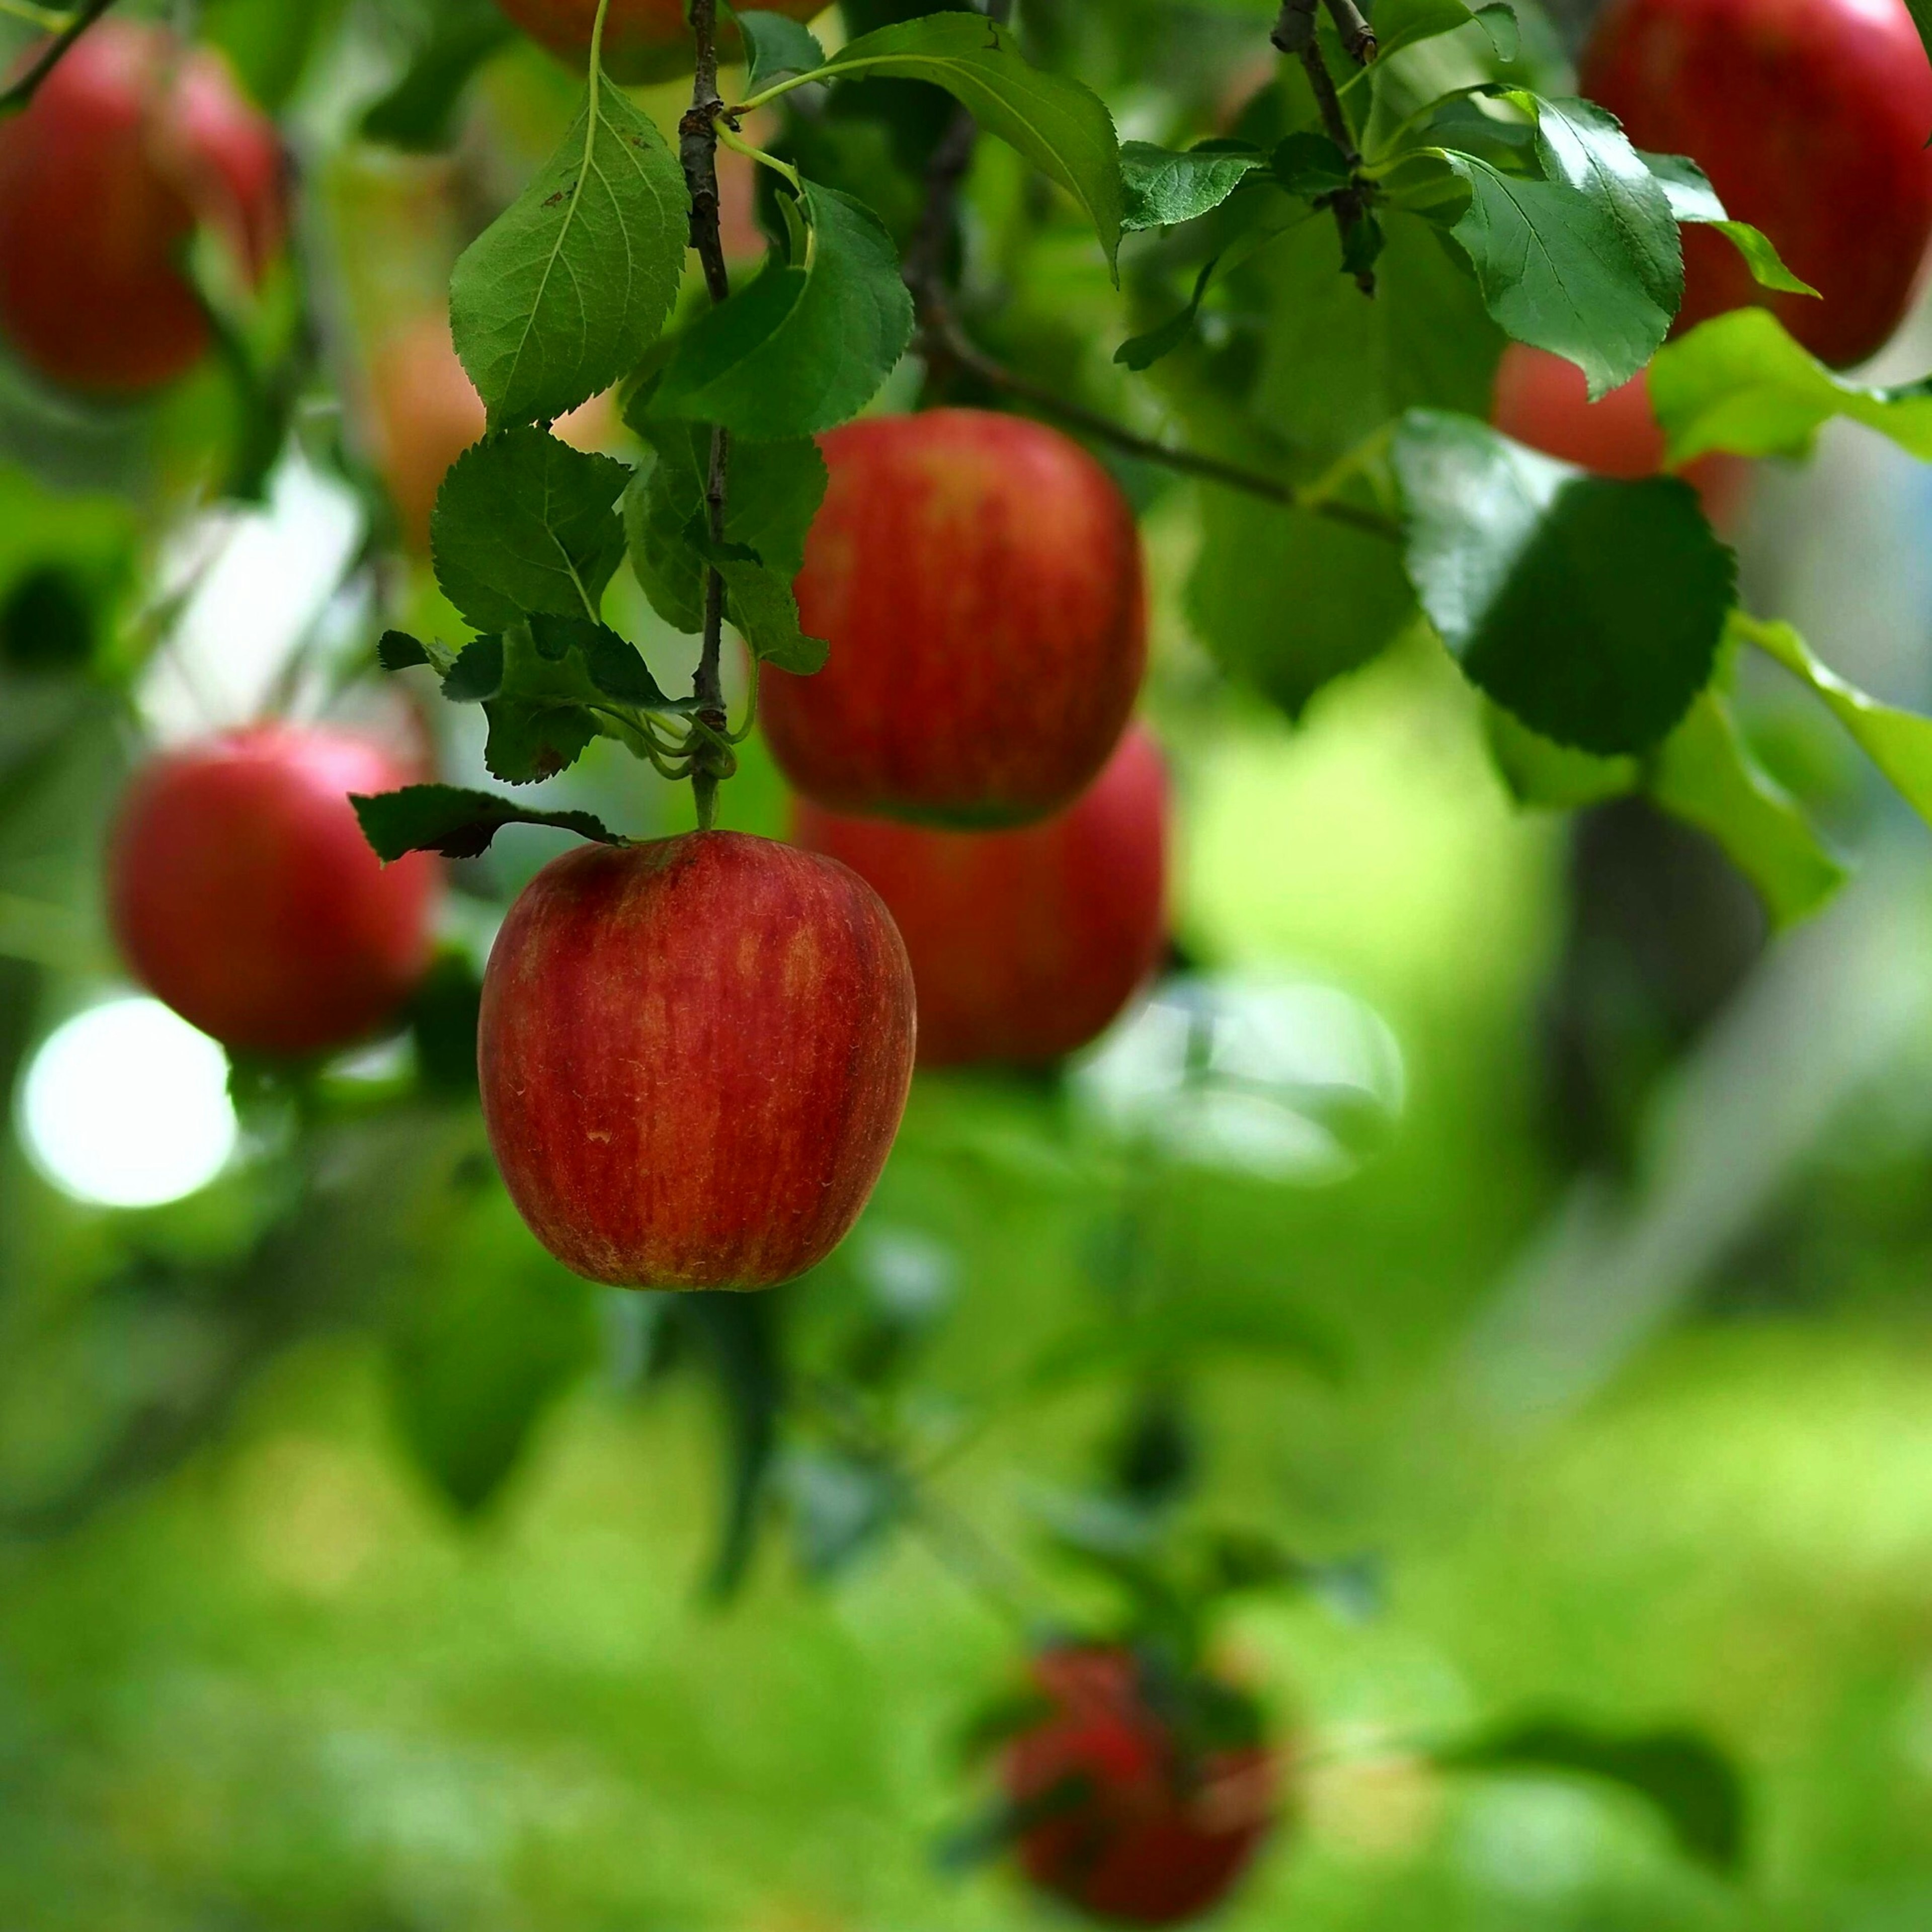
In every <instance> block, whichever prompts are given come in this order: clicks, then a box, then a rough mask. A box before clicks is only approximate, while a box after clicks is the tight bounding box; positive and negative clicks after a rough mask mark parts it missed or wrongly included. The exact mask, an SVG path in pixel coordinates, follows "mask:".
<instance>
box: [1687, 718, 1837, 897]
mask: <svg viewBox="0 0 1932 1932" xmlns="http://www.w3.org/2000/svg"><path fill="white" fill-rule="evenodd" d="M1649 790H1650V795H1651V796H1652V798H1654V799H1655V800H1656V801H1657V802H1658V804H1659V805H1662V806H1663V807H1664V809H1665V810H1666V811H1669V812H1672V813H1674V814H1676V816H1677V817H1679V818H1681V819H1682V820H1685V823H1688V824H1691V825H1695V826H1698V827H1699V828H1700V829H1702V830H1703V831H1706V832H1709V834H1710V835H1711V836H1712V838H1715V839H1716V840H1717V841H1718V844H1720V845H1721V846H1723V847H1724V850H1725V851H1726V852H1727V853H1729V854H1730V858H1731V860H1732V862H1733V864H1734V865H1736V866H1737V868H1738V869H1739V871H1742V873H1743V874H1745V877H1747V878H1748V879H1749V880H1751V883H1752V884H1753V885H1754V886H1756V887H1757V891H1758V896H1759V897H1760V898H1762V899H1763V901H1764V903H1765V909H1766V911H1768V912H1769V913H1770V915H1771V916H1772V921H1773V922H1774V923H1775V924H1776V925H1778V926H1790V925H1792V924H1793V923H1795V922H1796V921H1798V920H1799V919H1805V918H1808V916H1810V915H1811V913H1814V912H1816V911H1817V910H1818V908H1819V907H1820V906H1821V905H1823V904H1824V903H1825V901H1826V900H1827V899H1829V898H1831V897H1832V895H1833V894H1834V893H1835V892H1837V890H1838V888H1839V887H1840V886H1841V885H1843V883H1844V882H1845V869H1844V868H1843V866H1842V865H1840V864H1839V863H1838V861H1837V859H1835V858H1833V857H1832V855H1831V853H1829V851H1827V850H1826V849H1825V847H1824V845H1823V843H1822V842H1821V841H1820V838H1819V837H1818V835H1817V832H1816V831H1814V829H1812V826H1811V823H1810V821H1809V820H1808V819H1807V818H1806V817H1805V814H1804V813H1803V812H1802V811H1799V808H1798V807H1797V805H1796V803H1795V802H1793V800H1792V799H1791V798H1790V796H1788V795H1787V793H1785V792H1784V790H1783V789H1782V788H1781V787H1780V786H1779V785H1778V784H1777V783H1776V782H1775V780H1773V779H1772V777H1771V776H1770V775H1769V773H1768V772H1766V771H1764V770H1763V769H1762V768H1761V767H1760V766H1759V765H1758V763H1757V761H1756V760H1754V758H1753V757H1751V753H1750V752H1749V751H1748V750H1747V749H1746V748H1745V742H1744V740H1743V739H1742V737H1741V736H1739V732H1738V727H1737V724H1736V720H1735V719H1734V718H1733V717H1732V715H1731V712H1730V706H1729V705H1728V704H1727V703H1726V702H1725V701H1724V698H1723V697H1722V696H1721V695H1720V694H1719V693H1718V692H1717V691H1715V690H1712V691H1705V692H1704V693H1703V694H1702V695H1701V696H1700V697H1699V698H1698V700H1697V703H1694V705H1692V706H1691V710H1690V714H1689V715H1688V716H1687V717H1686V718H1685V720H1684V721H1683V723H1682V724H1680V725H1679V726H1678V727H1677V729H1676V730H1674V731H1673V732H1672V733H1671V734H1670V736H1669V737H1667V739H1664V742H1663V744H1662V745H1660V746H1659V747H1658V751H1657V754H1656V756H1655V759H1654V760H1653V761H1652V769H1651V772H1650V782H1649Z"/></svg>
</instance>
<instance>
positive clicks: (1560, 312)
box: [1430, 92, 1684, 396]
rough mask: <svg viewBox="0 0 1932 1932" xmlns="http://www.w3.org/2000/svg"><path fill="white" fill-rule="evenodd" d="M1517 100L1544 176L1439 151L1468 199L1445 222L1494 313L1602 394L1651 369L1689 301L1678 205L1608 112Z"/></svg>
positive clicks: (1518, 95)
mask: <svg viewBox="0 0 1932 1932" xmlns="http://www.w3.org/2000/svg"><path fill="white" fill-rule="evenodd" d="M1508 98H1509V99H1510V100H1511V101H1514V103H1516V104H1517V105H1518V106H1520V107H1523V109H1524V110H1525V111H1526V112H1527V113H1529V114H1531V115H1532V116H1533V117H1534V120H1535V157H1536V160H1537V163H1538V166H1539V167H1540V169H1541V175H1539V176H1531V175H1523V174H1519V173H1515V172H1509V171H1507V170H1506V169H1504V168H1503V167H1502V166H1499V165H1498V163H1496V161H1494V160H1490V159H1488V158H1486V157H1484V156H1482V155H1479V154H1469V153H1465V152H1463V151H1460V150H1459V149H1457V148H1452V147H1438V148H1433V149H1432V150H1430V152H1431V153H1432V154H1434V155H1435V156H1436V158H1438V159H1439V160H1440V161H1442V163H1444V164H1445V166H1447V167H1448V168H1449V169H1451V170H1452V171H1453V172H1454V174H1455V175H1457V177H1458V178H1460V181H1462V183H1463V186H1464V187H1465V188H1466V190H1467V197H1466V200H1464V201H1463V202H1462V203H1461V205H1460V208H1458V207H1457V205H1455V204H1454V203H1451V204H1449V205H1447V206H1445V207H1444V208H1442V210H1441V214H1442V218H1443V219H1444V220H1445V221H1446V222H1447V223H1448V226H1449V229H1450V232H1451V233H1452V234H1453V235H1454V236H1455V238H1456V239H1457V242H1459V243H1460V245H1461V246H1462V247H1463V249H1464V251H1466V253H1467V254H1468V255H1469V260H1470V262H1471V263H1472V266H1474V268H1475V271H1476V279H1477V281H1478V283H1479V284H1480V285H1481V288H1482V291H1483V296H1484V301H1485V302H1487V303H1488V305H1489V308H1490V314H1492V315H1493V316H1494V317H1496V320H1497V321H1498V322H1499V323H1501V324H1502V326H1503V327H1504V328H1505V329H1507V330H1508V332H1510V334H1511V335H1513V336H1514V337H1515V338H1517V340H1518V341H1522V342H1527V343H1529V344H1533V345H1534V346H1535V347H1538V348H1539V349H1547V350H1550V352H1551V353H1553V354H1555V355H1558V356H1565V357H1567V358H1568V359H1569V360H1570V361H1571V362H1574V363H1575V364H1576V365H1577V366H1578V368H1580V369H1582V371H1583V373H1584V374H1585V376H1586V377H1587V378H1588V379H1589V385H1590V393H1591V394H1592V395H1593V396H1601V395H1604V393H1605V392H1607V391H1609V390H1611V389H1616V388H1619V387H1620V386H1622V384H1624V383H1627V382H1628V381H1629V380H1631V377H1634V375H1636V374H1637V372H1638V371H1639V370H1640V369H1641V368H1643V366H1644V365H1645V364H1646V362H1649V360H1650V358H1651V356H1652V354H1653V353H1655V350H1656V349H1657V347H1658V344H1661V342H1662V341H1663V340H1664V336H1665V335H1666V333H1667V332H1668V331H1669V329H1670V324H1671V321H1672V319H1673V317H1675V316H1676V313H1677V310H1678V306H1679V303H1680V302H1682V299H1683V294H1684V258H1683V251H1682V246H1681V245H1680V244H1679V239H1678V233H1677V223H1676V217H1674V216H1673V214H1672V212H1671V207H1670V196H1669V195H1668V193H1667V191H1666V190H1665V187H1664V184H1663V183H1662V182H1661V181H1659V180H1658V178H1657V177H1656V176H1655V175H1653V174H1652V172H1651V171H1650V169H1649V168H1648V167H1647V166H1646V165H1645V163H1644V161H1643V157H1642V156H1641V155H1640V154H1638V153H1637V150H1636V149H1635V148H1633V147H1632V146H1631V144H1630V142H1628V140H1627V139H1625V136H1624V133H1623V130H1622V128H1621V127H1619V126H1618V124H1616V121H1613V119H1612V118H1610V115H1607V114H1606V113H1604V112H1603V110H1601V108H1598V107H1592V105H1591V104H1590V103H1589V102H1588V101H1548V100H1544V99H1543V98H1541V97H1539V96H1538V95H1529V94H1525V93H1522V92H1512V93H1511V95H1509V96H1508Z"/></svg>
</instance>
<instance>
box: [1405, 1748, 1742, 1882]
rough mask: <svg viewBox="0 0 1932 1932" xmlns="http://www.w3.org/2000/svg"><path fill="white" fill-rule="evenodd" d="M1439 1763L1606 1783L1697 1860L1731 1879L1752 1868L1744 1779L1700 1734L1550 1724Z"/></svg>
mask: <svg viewBox="0 0 1932 1932" xmlns="http://www.w3.org/2000/svg"><path fill="white" fill-rule="evenodd" d="M1436 1761H1437V1762H1438V1763H1439V1764H1441V1765H1442V1766H1444V1767H1445V1769H1448V1770H1451V1771H1463V1772H1471V1771H1475V1772H1557V1773H1563V1774H1568V1775H1576V1776H1581V1777H1586V1778H1600V1779H1603V1780H1604V1781H1607V1782H1608V1783H1610V1784H1617V1785H1621V1786H1622V1787H1623V1788H1624V1789H1625V1790H1628V1791H1631V1792H1634V1793H1636V1794H1637V1796H1639V1797H1640V1798H1642V1799H1644V1800H1645V1801H1646V1802H1648V1803H1649V1804H1650V1805H1652V1806H1654V1807H1655V1808H1656V1810H1657V1811H1658V1813H1659V1814H1660V1815H1661V1817H1663V1819H1664V1822H1665V1823H1666V1824H1667V1825H1668V1826H1670V1829H1671V1832H1672V1833H1673V1835H1674V1836H1675V1837H1676V1839H1677V1841H1678V1843H1679V1844H1680V1845H1681V1846H1682V1847H1683V1849H1685V1851H1686V1852H1688V1853H1689V1854H1690V1855H1691V1856H1692V1857H1693V1858H1698V1859H1700V1860H1702V1861H1703V1862H1704V1863H1706V1864H1711V1865H1715V1867H1718V1870H1721V1871H1727V1872H1730V1871H1736V1870H1737V1869H1738V1868H1739V1867H1740V1866H1741V1865H1742V1864H1743V1862H1744V1855H1745V1792H1744V1783H1743V1780H1742V1778H1740V1777H1739V1775H1738V1770H1737V1767H1736V1765H1734V1764H1733V1763H1732V1761H1731V1760H1730V1758H1729V1757H1727V1756H1726V1755H1725V1754H1724V1752H1723V1751H1720V1750H1719V1749H1718V1747H1717V1746H1716V1745H1714V1744H1712V1742H1711V1741H1710V1740H1709V1739H1708V1738H1706V1737H1703V1736H1700V1734H1699V1733H1697V1732H1694V1731H1685V1730H1664V1731H1639V1732H1612V1731H1604V1730H1596V1729H1595V1728H1593V1727H1590V1726H1589V1725H1585V1724H1573V1723H1571V1722H1568V1721H1565V1720H1563V1719H1561V1718H1556V1719H1548V1720H1542V1721H1533V1722H1531V1723H1528V1724H1520V1725H1517V1726H1514V1727H1511V1728H1509V1729H1508V1730H1499V1731H1497V1732H1496V1733H1493V1734H1492V1735H1490V1736H1487V1737H1484V1738H1480V1739H1475V1740H1474V1741H1473V1742H1470V1743H1469V1744H1466V1745H1460V1746H1457V1747H1455V1748H1452V1749H1449V1750H1445V1751H1439V1752H1438V1753H1437V1754H1436Z"/></svg>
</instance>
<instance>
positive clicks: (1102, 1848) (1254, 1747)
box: [1003, 1645, 1277, 1925]
mask: <svg viewBox="0 0 1932 1932" xmlns="http://www.w3.org/2000/svg"><path fill="white" fill-rule="evenodd" d="M1034 1685H1035V1687H1036V1688H1037V1690H1038V1691H1039V1692H1040V1695H1041V1697H1042V1698H1043V1701H1044V1702H1045V1703H1046V1706H1048V1711H1047V1714H1046V1715H1044V1716H1043V1717H1042V1718H1040V1721H1038V1722H1037V1724H1035V1725H1034V1727H1033V1728H1032V1729H1031V1730H1028V1731H1027V1732H1025V1733H1023V1734H1022V1736H1019V1738H1017V1739H1015V1740H1014V1741H1013V1742H1012V1743H1011V1744H1010V1745H1009V1746H1008V1747H1007V1755H1006V1760H1005V1763H1004V1766H1003V1772H1004V1777H1003V1782H1004V1785H1005V1787H1006V1792H1007V1798H1008V1800H1009V1801H1010V1803H1011V1804H1012V1805H1013V1808H1014V1811H1015V1813H1016V1815H1017V1816H1018V1817H1020V1818H1022V1820H1026V1819H1028V1818H1032V1819H1034V1820H1037V1822H1032V1823H1027V1824H1025V1826H1024V1828H1023V1829H1022V1832H1021V1835H1020V1838H1019V1855H1020V1862H1021V1864H1022V1867H1023V1868H1024V1869H1025V1872H1026V1873H1027V1876H1028V1877H1029V1878H1030V1879H1032V1881H1033V1882H1034V1884H1036V1885H1039V1886H1040V1887H1042V1888H1043V1889H1045V1890H1046V1891H1051V1892H1053V1893H1054V1894H1056V1895H1057V1896H1058V1897H1060V1898H1061V1899H1063V1900H1065V1901H1066V1902H1067V1903H1068V1904H1070V1905H1072V1906H1076V1908H1078V1909H1079V1910H1080V1911H1082V1912H1085V1913H1087V1914H1088V1915H1089V1916H1090V1917H1091V1918H1100V1919H1105V1920H1108V1921H1112V1922H1115V1923H1117V1924H1129V1925H1176V1924H1181V1922H1183V1921H1184V1920H1187V1919H1190V1918H1199V1916H1200V1915H1202V1913H1203V1912H1208V1911H1210V1910H1211V1909H1213V1908H1214V1906H1217V1905H1218V1904H1220V1903H1221V1901H1222V1900H1223V1899H1224V1898H1226V1897H1227V1895H1228V1894H1229V1892H1230V1891H1232V1890H1233V1889H1234V1887H1235V1884H1236V1883H1237V1882H1238V1880H1239V1879H1241V1876H1242V1874H1243V1873H1244V1872H1245V1871H1246V1870H1247V1867H1248V1866H1249V1864H1250V1863H1251V1862H1252V1861H1253V1858H1254V1855H1255V1854H1256V1852H1257V1851H1258V1850H1259V1849H1260V1847H1261V1846H1262V1843H1263V1841H1265V1839H1266V1838H1267V1837H1268V1834H1269V1832H1270V1831H1271V1829H1272V1828H1273V1826H1274V1816H1275V1805H1276V1795H1277V1776H1276V1770H1275V1763H1274V1757H1273V1756H1272V1754H1271V1753H1270V1752H1269V1751H1268V1748H1267V1746H1266V1745H1265V1742H1264V1741H1263V1739H1262V1734H1261V1723H1260V1718H1259V1713H1258V1712H1256V1711H1255V1710H1254V1709H1253V1706H1252V1704H1251V1703H1250V1701H1249V1700H1247V1697H1245V1695H1244V1694H1243V1693H1241V1692H1240V1691H1237V1690H1235V1689H1234V1688H1232V1686H1230V1685H1224V1684H1220V1683H1217V1682H1213V1681H1211V1680H1202V1679H1194V1680H1189V1679H1184V1678H1179V1677H1178V1676H1169V1675H1168V1674H1167V1673H1158V1672H1157V1671H1155V1670H1153V1669H1152V1668H1151V1667H1150V1666H1149V1665H1148V1664H1145V1663H1144V1662H1143V1661H1142V1660H1141V1659H1140V1658H1137V1657H1136V1655H1134V1653H1133V1652H1131V1651H1129V1650H1127V1649H1124V1648H1123V1647H1121V1646H1100V1645H1092V1646H1070V1647H1068V1648H1067V1649H1059V1650H1052V1651H1049V1652H1046V1654H1045V1655H1043V1656H1042V1657H1041V1658H1039V1659H1037V1661H1036V1663H1035V1664H1034Z"/></svg>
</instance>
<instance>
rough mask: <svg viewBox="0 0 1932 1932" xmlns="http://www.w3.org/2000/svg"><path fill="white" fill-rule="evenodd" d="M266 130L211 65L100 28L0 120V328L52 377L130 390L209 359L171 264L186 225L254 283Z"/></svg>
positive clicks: (275, 208) (270, 221)
mask: <svg viewBox="0 0 1932 1932" xmlns="http://www.w3.org/2000/svg"><path fill="white" fill-rule="evenodd" d="M198 226H206V227H208V228H210V229H213V230H214V231H215V232H216V233H218V234H219V235H220V236H221V237H222V239H223V241H224V242H226V244H227V245H228V246H229V248H231V249H233V251H234V254H235V256H236V260H237V261H238V263H239V264H240V265H241V266H242V268H243V269H244V270H245V272H247V273H248V275H251V277H258V276H260V274H261V273H262V272H263V269H265V268H266V266H267V263H268V261H269V257H270V256H271V255H272V253H273V252H274V251H275V248H276V246H277V245H278V243H279V242H280V240H281V235H282V230H283V226H284V169H283V160H282V151H281V144H280V142H278V139H277V138H276V134H275V127H274V126H273V124H272V123H271V122H270V121H268V120H267V119H266V118H264V117H263V115H260V113H257V111H256V110H254V108H253V107H251V106H250V105H249V104H248V102H247V101H245V100H244V99H243V98H242V95H241V94H240V93H239V92H238V91H237V89H236V86H235V83H234V82H233V80H231V79H230V77H229V73H228V70H227V68H226V67H225V66H224V65H223V63H222V61H221V59H220V56H219V55H216V54H214V53H211V52H208V50H207V49H204V48H199V47H197V48H193V49H184V48H183V47H181V46H180V45H178V43H176V42H175V40H174V39H173V38H172V36H170V35H169V34H167V33H166V32H165V31H163V30H162V29H160V28H156V27H150V26H139V25H136V23H133V22H131V21H121V20H105V21H103V22H102V23H101V24H100V25H99V26H96V27H94V28H91V29H90V30H89V31H88V32H87V33H86V34H85V35H83V37H82V38H81V39H80V40H79V41H78V42H77V43H76V45H75V46H74V49H73V51H72V52H71V53H69V54H68V55H67V57H66V58H65V59H64V60H62V62H61V63H60V65H58V67H57V68H55V69H54V71H53V72H52V74H49V76H48V77H47V78H46V80H45V81H44V82H43V83H42V84H41V86H40V92H38V93H37V95H35V96H34V100H33V102H32V104H31V106H30V107H28V108H27V109H26V111H25V112H24V113H21V114H20V115H17V116H16V117H14V118H13V119H11V120H9V121H0V330H4V332H5V335H6V337H7V340H8V341H10V343H11V344H12V345H13V349H14V350H15V352H16V353H17V354H18V355H19V356H20V358H21V359H22V360H23V361H24V362H27V363H28V364H29V365H31V367H32V368H34V369H36V370H37V371H39V372H40V374H42V375H43V376H45V377H48V378H49V380H52V381H53V382H55V383H63V384H65V385H66V386H68V388H70V389H80V390H84V391H86V392H90V393H92V394H96V395H122V396H124V395H138V394H139V393H141V392H143V391H145V390H149V389H157V388H159V387H160V386H161V385H163V384H164V383H169V382H172V381H173V380H175V378H176V377H179V376H182V375H184V374H186V373H187V371H189V370H190V369H191V368H193V367H194V365H195V364H196V362H199V360H200V359H201V358H202V355H203V354H204V353H205V352H206V350H207V348H208V341H209V336H208V323H207V320H206V318H205V316H204V314H202V309H201V307H200V305H199V303H198V302H196V298H195V294H194V291H193V288H192V287H190V284H189V282H188V281H187V277H186V276H185V275H184V274H183V273H182V272H181V268H180V266H179V261H180V257H181V252H182V251H183V250H184V248H186V246H187V242H188V240H189V238H190V236H192V235H193V233H194V231H195V229H196V227H198Z"/></svg>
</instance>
